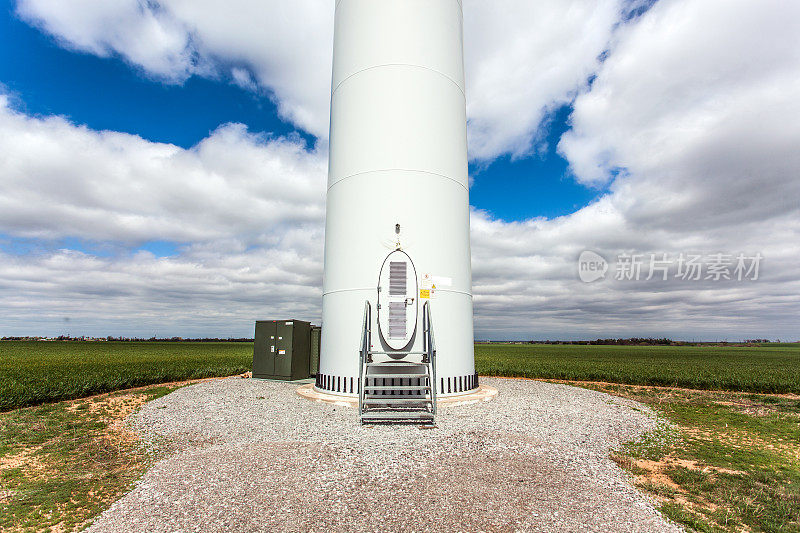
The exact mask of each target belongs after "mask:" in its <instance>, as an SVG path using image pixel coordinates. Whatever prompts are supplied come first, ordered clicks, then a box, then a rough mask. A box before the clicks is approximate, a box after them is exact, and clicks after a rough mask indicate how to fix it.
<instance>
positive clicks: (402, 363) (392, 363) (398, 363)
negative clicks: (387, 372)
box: [367, 361, 428, 368]
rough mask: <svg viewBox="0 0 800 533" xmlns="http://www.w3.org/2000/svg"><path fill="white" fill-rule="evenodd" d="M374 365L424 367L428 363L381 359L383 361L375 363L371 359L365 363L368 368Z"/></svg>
mask: <svg viewBox="0 0 800 533" xmlns="http://www.w3.org/2000/svg"><path fill="white" fill-rule="evenodd" d="M375 366H389V367H391V366H408V367H424V366H428V365H426V364H425V363H417V362H414V361H383V362H380V363H376V362H374V361H373V362H372V363H367V367H368V368H371V367H375Z"/></svg>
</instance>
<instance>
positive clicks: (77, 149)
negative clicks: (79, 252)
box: [0, 102, 327, 243]
mask: <svg viewBox="0 0 800 533" xmlns="http://www.w3.org/2000/svg"><path fill="white" fill-rule="evenodd" d="M0 104H3V102H0ZM0 131H2V132H3V134H2V135H0V153H2V154H13V157H3V158H0V179H1V180H2V187H3V193H2V195H0V226H2V228H3V231H5V232H9V233H13V234H15V235H17V236H23V237H36V238H44V239H56V238H59V237H67V236H76V235H77V236H81V237H83V238H87V239H95V240H115V241H122V242H128V243H137V242H143V241H147V240H154V239H155V240H170V241H178V242H206V241H210V240H215V239H224V238H229V237H231V236H236V237H237V238H246V239H248V240H250V241H253V242H255V241H258V240H259V239H260V240H262V241H263V240H264V239H265V238H266V237H265V235H267V234H270V233H271V234H278V233H279V232H280V231H284V230H285V229H286V228H291V227H296V226H299V227H302V226H304V225H308V224H312V225H315V226H317V225H319V224H321V223H322V221H323V220H324V209H325V205H324V189H325V181H326V169H327V166H326V159H325V156H324V155H323V154H320V153H319V152H317V151H312V152H309V151H307V150H306V148H305V146H304V144H303V141H302V140H300V139H295V138H281V137H278V138H269V137H265V136H263V135H256V134H252V133H249V132H248V131H247V130H246V128H245V127H244V126H242V125H240V124H228V125H224V126H221V127H220V128H219V129H217V130H216V131H215V132H213V133H212V134H211V135H210V136H209V137H207V138H206V139H204V140H203V141H202V142H200V143H199V144H198V145H197V146H195V147H193V148H192V149H189V150H186V149H183V148H179V147H177V146H173V145H169V144H162V143H154V142H150V141H146V140H144V139H142V138H140V137H136V136H134V135H129V134H125V133H117V132H109V131H101V132H98V131H92V130H90V129H88V128H86V127H82V126H75V125H73V124H71V123H69V122H68V121H66V120H65V119H63V118H61V117H47V118H31V117H28V116H25V115H22V114H20V113H17V112H14V111H12V110H10V109H9V108H8V107H7V105H0Z"/></svg>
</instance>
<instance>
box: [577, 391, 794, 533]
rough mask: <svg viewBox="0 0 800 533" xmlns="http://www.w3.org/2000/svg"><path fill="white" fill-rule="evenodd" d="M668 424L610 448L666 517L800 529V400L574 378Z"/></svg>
mask: <svg viewBox="0 0 800 533" xmlns="http://www.w3.org/2000/svg"><path fill="white" fill-rule="evenodd" d="M571 384H572V385H576V386H580V387H584V388H589V389H592V390H597V391H600V392H605V393H609V394H613V395H616V396H621V397H624V398H629V399H632V400H636V401H638V402H641V403H644V404H646V405H649V406H650V407H651V408H652V409H653V410H654V411H655V412H656V413H657V415H658V416H659V418H660V419H661V421H662V423H660V424H659V426H658V429H657V430H656V431H654V432H651V433H648V434H646V435H644V436H643V437H641V438H640V439H637V440H635V441H633V442H629V443H627V444H626V445H625V446H624V447H623V448H622V449H621V450H619V451H617V452H615V453H613V454H612V459H613V460H614V461H615V462H616V463H617V464H618V465H619V466H620V467H622V468H623V469H624V470H626V471H627V472H629V473H630V474H631V476H632V481H633V483H634V485H636V486H637V487H638V488H639V489H641V490H643V491H645V492H646V493H648V494H650V495H651V496H652V497H654V498H655V499H656V501H657V502H658V504H659V509H660V510H661V512H662V513H664V514H665V515H666V516H667V517H669V518H670V519H672V520H673V521H675V522H677V523H679V524H681V525H682V526H684V527H686V528H687V529H689V530H694V531H702V532H734V531H763V532H770V533H773V532H775V533H778V532H781V533H793V532H800V399H798V398H797V397H796V396H793V395H784V396H776V395H764V394H753V393H736V392H725V391H702V390H688V389H668V388H655V387H646V386H635V385H633V386H632V385H618V384H600V383H585V382H572V383H571Z"/></svg>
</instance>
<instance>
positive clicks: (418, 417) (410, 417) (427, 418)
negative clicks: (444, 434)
mask: <svg viewBox="0 0 800 533" xmlns="http://www.w3.org/2000/svg"><path fill="white" fill-rule="evenodd" d="M361 421H362V422H363V423H365V424H380V423H382V422H385V423H390V422H391V423H396V422H404V421H407V422H414V423H420V422H422V423H428V424H433V421H434V416H433V414H432V413H428V412H421V411H418V412H416V413H402V412H398V411H387V412H383V413H370V412H367V413H364V416H363V417H361Z"/></svg>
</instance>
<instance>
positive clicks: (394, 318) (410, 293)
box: [378, 250, 419, 351]
mask: <svg viewBox="0 0 800 533" xmlns="http://www.w3.org/2000/svg"><path fill="white" fill-rule="evenodd" d="M418 296H419V294H418V291H417V271H416V269H415V268H414V263H412V262H411V258H410V257H409V256H408V254H406V253H405V252H403V251H402V250H395V251H394V252H392V253H390V254H389V255H388V256H387V257H386V259H385V260H384V261H383V265H382V266H381V274H380V277H379V279H378V329H379V330H380V334H381V339H383V342H384V343H386V345H388V346H389V348H390V349H392V350H397V351H400V350H404V349H406V347H407V346H408V345H409V344H410V343H411V339H412V338H413V337H414V333H415V332H416V330H417V299H418Z"/></svg>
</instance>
